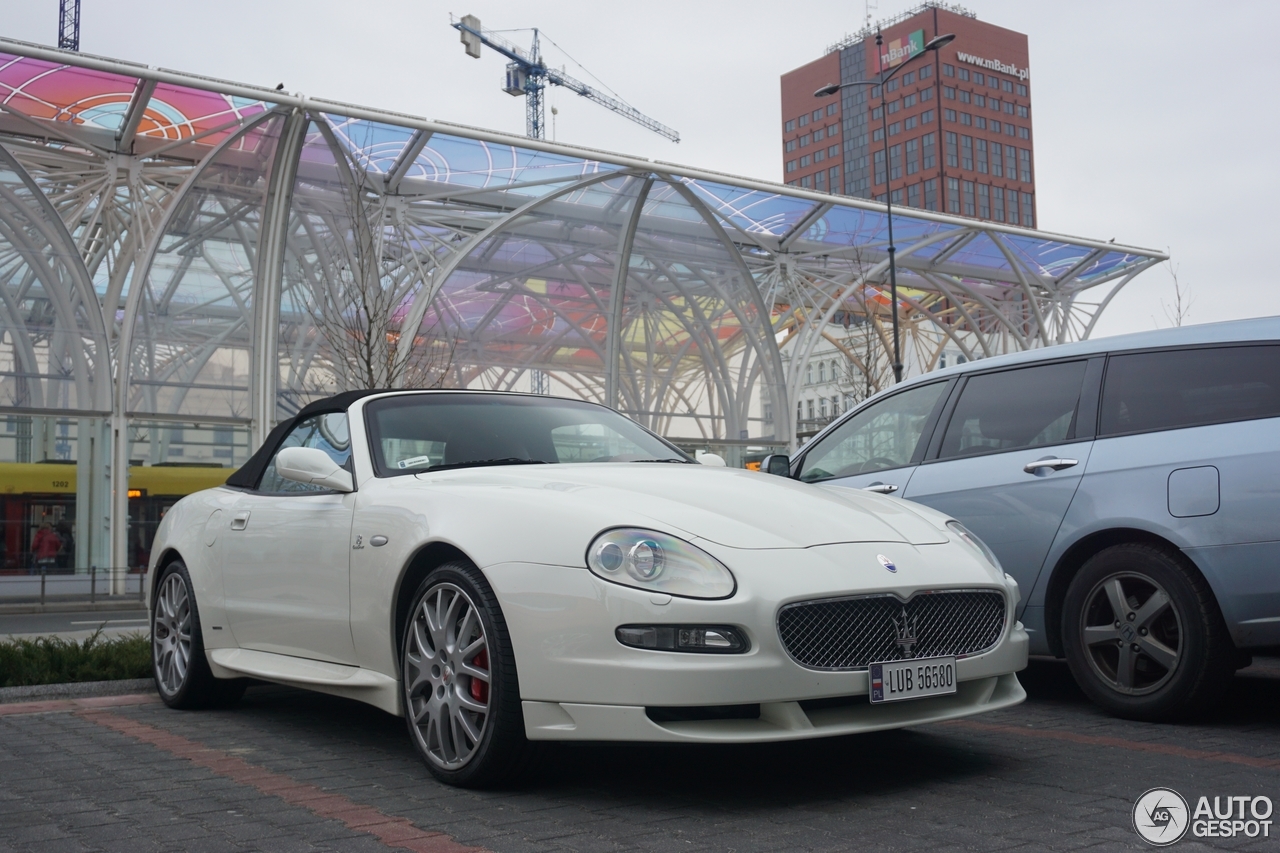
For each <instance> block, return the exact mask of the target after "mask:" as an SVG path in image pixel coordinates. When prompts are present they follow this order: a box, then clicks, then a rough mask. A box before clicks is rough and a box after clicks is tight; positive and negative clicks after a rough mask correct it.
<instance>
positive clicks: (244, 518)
mask: <svg viewBox="0 0 1280 853" xmlns="http://www.w3.org/2000/svg"><path fill="white" fill-rule="evenodd" d="M248 526H249V513H247V512H237V513H236V514H235V515H233V516H232V517H231V529H232V530H244V529H245V528H246V527H248Z"/></svg>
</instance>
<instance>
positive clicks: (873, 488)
mask: <svg viewBox="0 0 1280 853" xmlns="http://www.w3.org/2000/svg"><path fill="white" fill-rule="evenodd" d="M862 491H864V492H875V493H877V494H881V495H891V494H893V493H894V492H896V491H898V487H897V486H894V485H892V484H890V483H872V484H871V485H870V486H864V487H863V489H862Z"/></svg>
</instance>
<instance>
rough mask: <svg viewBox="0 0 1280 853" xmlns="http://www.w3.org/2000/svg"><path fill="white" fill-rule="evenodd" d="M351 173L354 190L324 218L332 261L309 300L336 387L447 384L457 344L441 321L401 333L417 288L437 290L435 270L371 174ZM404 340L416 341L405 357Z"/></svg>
mask: <svg viewBox="0 0 1280 853" xmlns="http://www.w3.org/2000/svg"><path fill="white" fill-rule="evenodd" d="M348 174H349V175H350V177H351V179H352V183H351V185H350V186H348V187H346V188H345V191H343V192H341V193H338V194H337V195H338V196H340V200H336V201H337V203H336V204H335V205H334V206H335V208H336V209H335V210H333V211H332V212H331V215H329V216H327V217H325V218H326V220H327V225H328V227H327V228H326V229H325V231H326V232H327V233H325V235H324V237H323V240H324V242H325V244H326V246H325V248H326V250H327V252H328V254H329V257H330V259H331V260H332V264H331V265H330V268H329V271H328V273H327V275H323V276H321V278H320V279H319V280H316V281H314V282H313V287H312V294H311V296H312V298H311V299H309V300H308V301H307V308H308V311H309V313H310V315H311V320H312V323H313V324H314V326H315V329H316V331H317V332H318V333H319V334H320V335H321V336H322V337H323V342H322V351H323V352H324V353H325V355H326V356H327V358H328V360H329V361H330V362H331V365H332V372H333V384H334V385H335V386H337V387H336V388H335V390H338V391H342V390H348V389H354V388H439V387H442V386H443V385H444V384H445V383H446V380H447V378H448V375H449V371H450V368H451V367H452V366H453V360H454V351H455V347H456V342H455V341H454V340H453V339H452V338H451V337H448V336H445V335H443V334H441V333H440V324H439V322H438V321H437V322H436V323H434V324H432V325H430V326H429V327H427V328H426V329H422V328H419V329H405V328H402V322H403V318H404V315H405V314H406V313H407V309H408V307H409V303H410V302H411V300H412V298H413V295H414V294H415V292H416V291H417V289H418V288H424V287H430V286H431V285H432V282H431V274H432V272H434V265H433V264H432V265H431V266H430V267H429V268H428V267H427V266H424V264H423V259H422V258H420V257H419V256H417V255H416V254H415V250H414V248H413V247H412V245H410V242H409V241H408V240H404V239H401V238H400V233H401V232H400V229H399V228H398V227H396V226H394V225H390V224H387V221H388V217H387V197H386V196H385V195H383V194H382V193H379V192H376V191H374V190H373V189H372V187H371V186H369V185H368V182H369V181H370V178H369V177H368V174H367V173H366V172H365V170H364V169H362V168H359V167H355V168H353V169H350V170H349V172H348ZM427 262H428V264H430V259H428V260H427ZM402 335H412V336H413V341H412V346H411V347H410V348H409V353H408V357H407V358H403V359H402V358H400V357H399V347H400V339H401V336H402Z"/></svg>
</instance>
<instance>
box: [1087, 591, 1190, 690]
mask: <svg viewBox="0 0 1280 853" xmlns="http://www.w3.org/2000/svg"><path fill="white" fill-rule="evenodd" d="M1080 620H1081V621H1080V638H1081V643H1082V645H1083V646H1084V652H1085V657H1086V659H1087V660H1088V661H1089V665H1090V667H1091V668H1092V669H1093V671H1094V673H1095V674H1096V675H1097V676H1098V677H1099V678H1101V679H1102V680H1103V682H1105V683H1106V684H1107V686H1108V687H1110V688H1111V689H1112V690H1114V691H1116V692H1117V693H1122V694H1125V695H1128V696H1143V695H1146V694H1149V693H1154V692H1155V691H1156V690H1159V689H1160V688H1161V687H1163V686H1164V685H1165V684H1166V683H1168V681H1169V680H1170V679H1171V678H1173V675H1174V672H1175V671H1176V670H1177V668H1178V662H1179V660H1180V659H1181V655H1182V651H1183V638H1184V632H1183V629H1182V620H1181V617H1180V616H1179V614H1178V609H1177V608H1176V607H1175V606H1174V605H1173V602H1172V600H1171V599H1170V597H1169V594H1168V593H1167V592H1166V591H1165V590H1164V588H1163V587H1161V586H1160V584H1158V583H1156V582H1155V581H1154V580H1152V579H1151V578H1150V577H1148V576H1147V575H1144V574H1138V573H1136V572H1120V573H1116V574H1113V575H1110V576H1108V577H1106V578H1104V579H1103V580H1101V581H1099V582H1098V583H1097V584H1095V585H1094V587H1093V589H1091V590H1090V591H1089V594H1088V596H1087V597H1086V598H1085V606H1084V609H1083V610H1082V612H1081V615H1080Z"/></svg>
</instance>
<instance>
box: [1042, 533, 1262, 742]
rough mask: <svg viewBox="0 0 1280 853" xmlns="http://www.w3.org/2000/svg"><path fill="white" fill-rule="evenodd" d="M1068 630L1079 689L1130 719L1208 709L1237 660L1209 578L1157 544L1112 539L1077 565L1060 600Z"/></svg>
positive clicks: (1069, 661)
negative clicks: (1101, 549)
mask: <svg viewBox="0 0 1280 853" xmlns="http://www.w3.org/2000/svg"><path fill="white" fill-rule="evenodd" d="M1117 602H1118V604H1117ZM1117 609H1119V611H1121V612H1117ZM1062 636H1063V645H1064V646H1065V647H1066V654H1067V664H1068V665H1069V666H1070V667H1071V674H1072V675H1073V676H1075V679H1076V683H1078V684H1079V685H1080V688H1081V689H1082V690H1083V691H1084V692H1085V693H1086V694H1087V695H1088V696H1089V698H1090V699H1092V700H1093V701H1094V702H1096V703H1097V704H1098V705H1100V706H1102V708H1104V709H1105V710H1107V711H1108V712H1110V713H1111V714H1114V715H1115V716H1118V717H1124V718H1126V719H1130V720H1145V721H1151V722H1162V721H1169V720H1177V719H1184V718H1188V717H1195V716H1199V715H1201V714H1204V713H1205V712H1207V711H1209V710H1210V709H1211V708H1212V707H1213V706H1214V705H1215V704H1216V703H1217V702H1218V701H1219V700H1220V699H1221V698H1222V697H1223V696H1224V695H1225V693H1226V690H1227V686H1228V684H1229V683H1230V681H1231V678H1232V675H1233V673H1234V672H1235V668H1236V667H1235V663H1236V658H1237V652H1236V649H1235V646H1234V645H1233V644H1232V642H1231V637H1230V635H1229V634H1228V632H1227V626H1226V623H1225V622H1224V621H1223V619H1222V615H1221V613H1220V612H1219V611H1218V605H1217V603H1216V601H1215V600H1214V598H1213V593H1212V592H1211V591H1210V589H1209V585H1208V583H1206V582H1205V580H1204V578H1203V577H1202V576H1201V575H1200V573H1199V572H1197V571H1196V570H1195V568H1194V567H1192V566H1190V565H1188V564H1187V563H1186V562H1185V560H1184V558H1183V557H1182V556H1181V555H1180V554H1177V553H1176V552H1171V551H1166V550H1164V549H1161V548H1158V547H1155V546H1152V545H1145V544H1140V543H1126V544H1123V545H1114V546H1112V547H1110V548H1107V549H1106V550H1103V551H1100V552H1098V553H1097V554H1095V555H1094V556H1093V557H1091V558H1090V559H1089V560H1088V561H1087V562H1086V563H1085V564H1084V565H1083V566H1082V567H1081V568H1080V571H1079V573H1077V574H1076V576H1075V577H1074V578H1073V579H1072V581H1071V585H1070V586H1069V587H1068V589H1067V596H1066V600H1065V601H1064V602H1063V608H1062Z"/></svg>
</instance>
